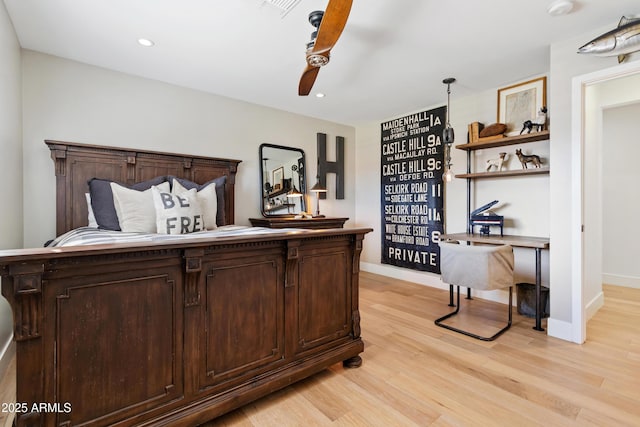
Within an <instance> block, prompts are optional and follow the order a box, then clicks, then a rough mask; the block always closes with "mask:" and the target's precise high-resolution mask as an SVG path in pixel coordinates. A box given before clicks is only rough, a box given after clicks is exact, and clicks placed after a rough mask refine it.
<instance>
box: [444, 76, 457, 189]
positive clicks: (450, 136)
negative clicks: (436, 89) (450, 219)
mask: <svg viewBox="0 0 640 427" xmlns="http://www.w3.org/2000/svg"><path fill="white" fill-rule="evenodd" d="M455 81H456V79H455V78H453V77H448V78H446V79H444V80H443V81H442V83H444V84H446V85H447V117H446V123H445V128H444V130H443V131H442V142H443V143H444V149H445V153H444V159H445V164H446V168H447V170H446V171H445V173H444V175H443V176H442V177H443V179H444V180H445V181H446V182H451V180H452V179H453V172H451V146H452V145H453V141H454V139H455V135H454V132H453V128H452V127H451V123H450V122H449V116H450V114H449V111H450V109H451V108H450V101H451V83H453V82H455Z"/></svg>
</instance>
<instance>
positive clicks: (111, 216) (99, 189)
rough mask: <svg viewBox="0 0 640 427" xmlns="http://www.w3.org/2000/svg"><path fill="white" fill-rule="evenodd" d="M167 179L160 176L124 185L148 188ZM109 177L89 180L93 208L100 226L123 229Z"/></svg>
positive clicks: (142, 188)
mask: <svg viewBox="0 0 640 427" xmlns="http://www.w3.org/2000/svg"><path fill="white" fill-rule="evenodd" d="M166 180H167V178H166V177H164V176H158V177H155V178H153V179H150V180H149V181H143V182H139V183H137V184H133V185H131V186H125V185H122V184H120V185H122V186H123V187H127V188H132V189H134V190H139V191H144V190H148V189H149V188H151V187H152V186H154V185H159V184H162V183H163V182H165V181H166ZM112 182H114V181H112V180H108V179H100V178H92V179H90V180H89V194H90V195H91V208H92V209H93V214H94V215H95V218H96V222H97V223H98V228H101V229H103V230H113V231H121V229H120V223H119V222H118V214H117V212H116V208H115V205H114V203H113V192H112V191H111V183H112Z"/></svg>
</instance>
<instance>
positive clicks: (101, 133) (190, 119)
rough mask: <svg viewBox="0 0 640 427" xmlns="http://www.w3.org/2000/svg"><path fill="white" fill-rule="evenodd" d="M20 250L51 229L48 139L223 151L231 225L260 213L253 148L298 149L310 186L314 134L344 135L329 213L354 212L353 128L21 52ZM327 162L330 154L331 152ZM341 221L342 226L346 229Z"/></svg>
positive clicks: (325, 210)
mask: <svg viewBox="0 0 640 427" xmlns="http://www.w3.org/2000/svg"><path fill="white" fill-rule="evenodd" d="M22 68H23V87H24V90H23V92H24V99H23V102H24V119H23V120H24V152H25V165H24V167H25V172H24V181H25V188H28V189H29V191H26V192H25V201H24V206H25V212H24V224H25V225H24V241H25V246H27V247H30V246H41V245H42V243H44V242H45V241H46V240H48V239H51V238H52V237H54V234H55V218H54V216H55V215H54V207H55V199H54V196H55V186H54V179H53V177H54V170H53V162H52V161H51V159H50V156H49V149H48V148H47V146H46V145H45V144H44V142H43V141H44V140H45V139H55V140H62V141H71V142H81V143H88V144H98V145H108V146H117V147H132V148H138V149H149V150H157V151H168V152H176V153H186V154H197V155H203V156H214V157H229V158H234V159H239V160H242V163H240V166H239V167H238V175H237V179H236V218H235V220H236V221H235V222H236V224H244V225H248V224H249V221H248V218H249V217H255V216H260V210H259V206H260V194H261V192H260V189H259V187H260V164H259V162H258V147H259V145H260V144H261V143H272V144H279V145H286V146H290V147H297V148H302V149H303V150H304V151H305V154H306V156H307V167H308V170H309V175H308V182H307V183H308V185H309V186H311V185H313V183H314V182H312V181H314V180H315V175H316V156H317V152H316V133H317V132H323V133H326V134H327V137H328V144H327V145H328V150H329V153H332V152H334V151H335V146H334V145H335V144H334V141H335V136H338V135H339V136H344V137H345V162H346V165H345V170H346V177H345V199H344V200H335V191H334V189H333V188H331V187H329V194H328V198H327V200H323V201H322V202H321V204H322V206H321V209H322V212H323V213H324V214H326V215H332V216H344V217H349V218H351V219H352V221H353V220H354V218H355V215H356V212H355V178H356V177H355V174H354V173H353V171H354V169H355V167H354V163H355V142H356V140H355V129H354V128H353V127H350V126H345V125H341V124H336V123H332V122H327V121H322V120H317V119H313V118H309V117H304V116H300V115H296V114H292V113H288V112H284V111H279V110H274V109H271V108H265V107H260V106H257V105H254V104H249V103H246V102H241V101H237V100H232V99H229V98H224V97H220V96H215V95H211V94H206V93H204V92H199V91H195V90H191V89H185V88H182V87H178V86H173V85H169V84H165V83H161V82H158V81H153V80H148V79H143V78H139V77H135V76H131V75H127V74H123V73H119V72H115V71H110V70H106V69H102V68H98V67H94V66H90V65H86V64H81V63H78V62H74V61H70V60H66V59H62V58H58V57H53V56H49V55H45V54H41V53H36V52H33V51H23V55H22ZM329 160H335V158H330V159H329ZM350 224H351V222H350V223H347V225H350Z"/></svg>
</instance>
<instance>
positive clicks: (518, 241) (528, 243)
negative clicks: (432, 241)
mask: <svg viewBox="0 0 640 427" xmlns="http://www.w3.org/2000/svg"><path fill="white" fill-rule="evenodd" d="M440 239H441V240H445V239H452V240H462V241H465V242H472V243H484V244H489V245H511V246H513V247H518V248H533V249H535V251H536V325H535V326H534V327H533V329H535V330H536V331H544V328H543V327H542V304H541V297H540V287H541V282H542V277H541V276H542V274H541V272H540V264H541V259H540V258H541V254H542V250H543V249H549V244H550V242H549V238H548V237H529V236H508V235H504V236H498V235H489V236H485V235H482V234H468V233H453V234H443V235H442V236H440Z"/></svg>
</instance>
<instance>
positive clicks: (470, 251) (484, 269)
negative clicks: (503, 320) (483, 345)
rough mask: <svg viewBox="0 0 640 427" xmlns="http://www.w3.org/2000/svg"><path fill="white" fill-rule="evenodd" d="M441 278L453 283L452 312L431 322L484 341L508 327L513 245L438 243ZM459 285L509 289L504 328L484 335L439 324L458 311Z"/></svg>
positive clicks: (480, 288)
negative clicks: (454, 298)
mask: <svg viewBox="0 0 640 427" xmlns="http://www.w3.org/2000/svg"><path fill="white" fill-rule="evenodd" d="M439 246H440V271H441V275H442V281H443V282H445V283H448V284H450V285H455V286H457V293H458V296H457V303H456V309H455V311H453V312H451V313H449V314H447V315H445V316H442V317H440V318H439V319H436V321H435V324H436V325H438V326H440V327H443V328H447V329H449V330H452V331H455V332H459V333H461V334H465V335H468V336H470V337H473V338H477V339H480V340H484V341H492V340H494V339H496V338H497V337H498V336H499V335H500V334H502V333H503V332H505V331H506V330H507V329H509V327H511V321H512V297H513V263H514V262H513V248H512V247H511V246H509V245H498V246H495V245H491V246H469V245H461V244H458V242H445V241H443V242H440V243H439ZM460 286H464V287H467V288H471V289H478V290H494V289H504V288H509V317H508V322H507V325H506V326H505V327H503V328H502V329H500V330H499V331H498V332H497V333H495V334H494V335H492V336H490V337H484V336H480V335H477V334H474V333H472V332H469V331H465V330H462V329H459V328H456V327H453V326H451V325H447V324H445V323H443V321H444V320H446V319H448V318H450V317H453V316H455V315H456V314H458V312H459V311H460Z"/></svg>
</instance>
